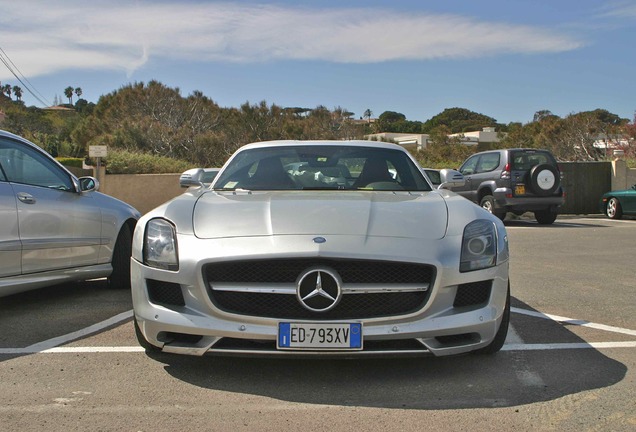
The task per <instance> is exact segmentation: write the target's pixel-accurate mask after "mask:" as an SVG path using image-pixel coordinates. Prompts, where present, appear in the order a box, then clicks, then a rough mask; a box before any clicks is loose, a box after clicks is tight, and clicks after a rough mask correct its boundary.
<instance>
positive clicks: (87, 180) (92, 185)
mask: <svg viewBox="0 0 636 432" xmlns="http://www.w3.org/2000/svg"><path fill="white" fill-rule="evenodd" d="M78 180H79V191H80V192H92V191H96V190H99V181H98V180H97V179H96V178H95V177H80V178H79V179H78Z"/></svg>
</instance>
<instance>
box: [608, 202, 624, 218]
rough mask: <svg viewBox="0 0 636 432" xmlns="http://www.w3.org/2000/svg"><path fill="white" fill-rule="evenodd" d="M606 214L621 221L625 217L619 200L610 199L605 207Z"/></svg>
mask: <svg viewBox="0 0 636 432" xmlns="http://www.w3.org/2000/svg"><path fill="white" fill-rule="evenodd" d="M605 214H606V215H607V217H608V218H610V219H620V218H622V217H623V210H622V209H621V203H620V202H619V201H618V199H617V198H613V197H612V198H610V199H609V200H608V201H607V205H606V206H605Z"/></svg>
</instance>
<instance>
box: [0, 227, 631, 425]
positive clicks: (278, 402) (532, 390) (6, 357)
mask: <svg viewBox="0 0 636 432" xmlns="http://www.w3.org/2000/svg"><path fill="white" fill-rule="evenodd" d="M506 226H507V228H508V233H509V237H510V247H511V256H512V260H511V280H512V296H513V303H512V306H513V314H512V318H511V326H512V327H511V332H510V334H509V337H508V339H507V341H506V344H505V345H504V349H503V350H502V351H501V352H500V353H498V354H496V355H494V356H473V355H467V356H460V357H453V358H417V359H398V360H395V359H394V360H391V359H381V360H355V361H353V360H310V361H308V360H302V361H300V360H291V359H284V360H280V359H279V360H275V359H237V358H217V357H203V358H198V357H183V356H174V355H168V354H161V353H159V354H146V353H145V352H143V350H141V349H140V348H139V347H138V346H137V342H136V339H135V336H134V330H133V325H132V321H131V316H132V311H131V309H132V305H131V301H130V293H129V292H126V291H117V290H109V289H107V288H106V286H105V285H106V284H105V282H104V281H103V280H96V281H90V282H85V283H78V284H70V285H64V286H59V287H55V288H49V289H44V290H39V291H34V292H30V293H25V294H20V295H15V296H11V297H6V298H0V328H1V329H2V331H1V332H0V419H2V420H1V421H0V430H7V431H13V430H20V431H36V430H37V431H40V430H47V431H55V430H60V431H62V430H64V431H70V430H105V431H110V430H118V431H157V430H162V431H163V430H166V431H171V430H195V429H199V430H220V431H223V430H246V431H248V430H249V431H251V430H266V431H267V430H272V431H273V430H277V431H278V430H316V431H322V430H331V431H341V430H342V431H348V430H382V431H385V430H396V431H397V430H399V431H411V430H412V431H416V430H417V431H419V430H512V429H514V430H517V431H524V430H527V431H531V430H532V431H536V430H558V431H566V430H567V431H570V430H571V431H585V430H589V431H623V430H624V431H633V430H636V399H635V398H634V389H635V388H636V373H635V371H636V314H635V313H634V312H635V311H636V300H635V296H634V292H635V291H636V282H635V278H634V259H635V258H636V254H635V248H634V245H635V241H636V220H635V219H629V220H622V221H610V220H607V219H604V218H601V217H580V218H578V217H560V218H559V219H558V220H557V222H556V223H555V224H554V225H552V226H539V225H537V224H536V222H534V221H532V220H517V221H507V222H506Z"/></svg>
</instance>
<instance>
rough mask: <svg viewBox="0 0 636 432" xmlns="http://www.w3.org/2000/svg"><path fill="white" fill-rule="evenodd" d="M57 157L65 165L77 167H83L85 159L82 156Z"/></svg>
mask: <svg viewBox="0 0 636 432" xmlns="http://www.w3.org/2000/svg"><path fill="white" fill-rule="evenodd" d="M55 159H56V160H57V161H58V162H59V163H61V164H62V165H64V166H67V167H75V168H82V162H83V161H84V159H82V158H72V157H57V158H55Z"/></svg>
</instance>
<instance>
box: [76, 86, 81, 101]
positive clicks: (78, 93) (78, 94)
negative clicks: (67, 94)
mask: <svg viewBox="0 0 636 432" xmlns="http://www.w3.org/2000/svg"><path fill="white" fill-rule="evenodd" d="M75 95H76V96H77V99H79V98H80V96H82V88H81V87H77V88H75Z"/></svg>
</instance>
